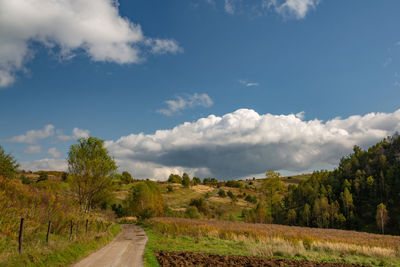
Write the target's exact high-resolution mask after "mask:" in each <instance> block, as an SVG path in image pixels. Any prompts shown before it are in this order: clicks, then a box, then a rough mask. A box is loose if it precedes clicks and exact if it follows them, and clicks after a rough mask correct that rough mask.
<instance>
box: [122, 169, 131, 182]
mask: <svg viewBox="0 0 400 267" xmlns="http://www.w3.org/2000/svg"><path fill="white" fill-rule="evenodd" d="M121 181H122V182H123V183H124V184H130V183H132V182H133V179H132V175H131V174H130V173H129V172H127V171H124V172H122V174H121Z"/></svg>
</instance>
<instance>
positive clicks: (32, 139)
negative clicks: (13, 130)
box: [6, 124, 54, 144]
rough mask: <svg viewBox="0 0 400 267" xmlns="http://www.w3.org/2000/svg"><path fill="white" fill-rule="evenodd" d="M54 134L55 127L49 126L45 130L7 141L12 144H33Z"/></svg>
mask: <svg viewBox="0 0 400 267" xmlns="http://www.w3.org/2000/svg"><path fill="white" fill-rule="evenodd" d="M53 134H54V126H53V125H51V124H49V125H46V126H45V127H44V128H43V130H29V131H27V132H26V133H25V134H22V135H18V136H14V137H11V138H10V139H8V140H6V142H10V143H28V144H33V143H36V142H37V141H38V140H41V139H45V138H48V137H50V136H52V135H53Z"/></svg>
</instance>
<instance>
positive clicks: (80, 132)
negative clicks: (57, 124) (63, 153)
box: [57, 128, 90, 142]
mask: <svg viewBox="0 0 400 267" xmlns="http://www.w3.org/2000/svg"><path fill="white" fill-rule="evenodd" d="M89 136H90V131H89V130H84V129H79V128H74V129H73V130H72V135H64V134H62V133H60V134H59V135H58V136H57V137H58V139H60V140H61V141H64V142H66V141H70V140H77V139H79V138H88V137H89Z"/></svg>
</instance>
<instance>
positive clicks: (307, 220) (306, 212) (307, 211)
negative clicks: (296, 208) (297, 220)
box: [301, 203, 311, 226]
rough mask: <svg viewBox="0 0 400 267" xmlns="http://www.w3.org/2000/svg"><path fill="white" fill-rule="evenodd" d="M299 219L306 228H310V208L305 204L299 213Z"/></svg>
mask: <svg viewBox="0 0 400 267" xmlns="http://www.w3.org/2000/svg"><path fill="white" fill-rule="evenodd" d="M301 217H302V219H303V221H304V222H305V223H306V226H310V219H311V207H310V205H308V203H306V204H305V205H304V209H303V211H302V212H301Z"/></svg>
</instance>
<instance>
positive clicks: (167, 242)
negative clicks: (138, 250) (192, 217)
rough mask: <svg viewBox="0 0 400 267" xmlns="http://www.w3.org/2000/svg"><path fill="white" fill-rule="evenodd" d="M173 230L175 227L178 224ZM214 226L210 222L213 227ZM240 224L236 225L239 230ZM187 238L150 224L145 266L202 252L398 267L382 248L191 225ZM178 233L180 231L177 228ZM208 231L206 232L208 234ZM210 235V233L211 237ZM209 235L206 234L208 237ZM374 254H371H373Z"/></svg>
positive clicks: (399, 263)
mask: <svg viewBox="0 0 400 267" xmlns="http://www.w3.org/2000/svg"><path fill="white" fill-rule="evenodd" d="M174 223H176V224H175V225H176V226H178V227H179V226H182V225H179V223H178V222H174ZM215 223H216V222H215V221H214V222H210V225H214V224H215ZM243 225H244V224H238V227H243ZM187 227H189V228H190V229H191V230H193V231H192V232H191V234H189V233H188V232H186V233H183V232H182V233H177V232H173V231H171V230H170V229H171V228H168V227H166V225H163V222H162V221H161V222H158V223H157V222H155V223H154V221H153V222H151V223H149V224H148V226H147V227H146V233H147V235H148V237H149V241H148V243H147V246H146V251H145V255H144V257H145V263H146V266H159V265H158V263H157V260H156V258H155V256H154V254H153V251H155V250H167V251H190V252H204V253H209V254H220V255H242V256H262V257H279V258H291V259H306V260H312V261H327V262H345V263H357V264H361V265H368V266H400V257H399V256H398V255H389V254H387V252H386V251H385V250H384V248H382V254H377V252H379V250H378V248H377V249H375V247H373V248H366V249H364V250H363V249H361V248H360V247H358V246H354V245H352V244H346V243H343V242H341V243H334V242H322V241H317V240H315V241H310V240H308V241H307V240H301V239H300V240H294V239H285V238H282V237H273V238H268V239H265V240H263V239H257V238H251V237H250V236H245V235H241V236H239V235H236V234H233V232H232V233H226V232H225V233H224V234H223V235H219V234H217V232H216V231H219V229H217V228H215V229H211V228H210V229H207V231H206V232H198V231H196V230H195V228H194V227H193V224H190V225H188V226H187ZM180 229H182V228H180ZM208 230H210V231H208ZM212 232H214V233H212ZM208 233H210V234H208ZM374 253H375V254H374Z"/></svg>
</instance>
